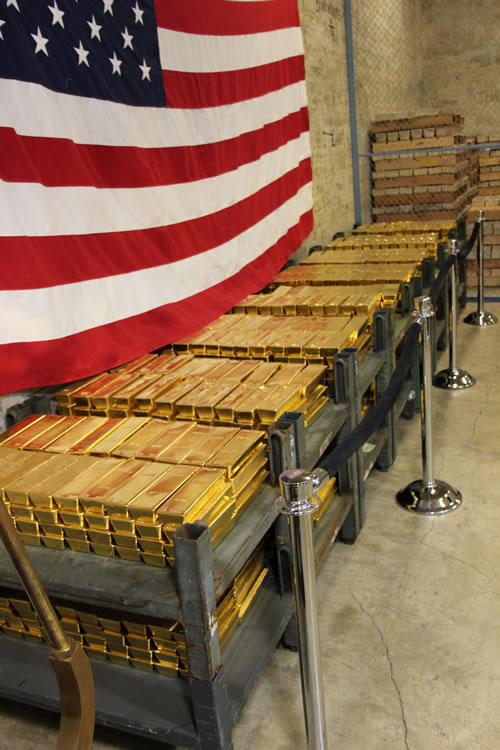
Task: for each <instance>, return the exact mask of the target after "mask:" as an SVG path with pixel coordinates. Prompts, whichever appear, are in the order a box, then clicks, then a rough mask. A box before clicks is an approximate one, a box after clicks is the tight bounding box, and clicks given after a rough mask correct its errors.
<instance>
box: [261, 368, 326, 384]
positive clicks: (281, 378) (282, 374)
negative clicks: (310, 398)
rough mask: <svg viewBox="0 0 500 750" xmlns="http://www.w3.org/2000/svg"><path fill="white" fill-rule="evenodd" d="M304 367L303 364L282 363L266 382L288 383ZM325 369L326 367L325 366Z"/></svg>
mask: <svg viewBox="0 0 500 750" xmlns="http://www.w3.org/2000/svg"><path fill="white" fill-rule="evenodd" d="M303 369H304V365H302V364H300V365H283V367H281V368H280V369H279V370H278V372H276V373H275V374H274V375H272V376H271V377H270V378H269V380H268V381H267V384H268V385H270V386H272V385H288V384H289V383H290V382H291V381H292V380H293V379H294V378H295V377H297V376H298V375H299V374H300V373H301V371H302V370H303ZM325 369H326V368H325Z"/></svg>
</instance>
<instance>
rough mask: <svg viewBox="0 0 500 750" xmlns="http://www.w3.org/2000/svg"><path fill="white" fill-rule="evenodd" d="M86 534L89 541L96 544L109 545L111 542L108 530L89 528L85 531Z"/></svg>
mask: <svg viewBox="0 0 500 750" xmlns="http://www.w3.org/2000/svg"><path fill="white" fill-rule="evenodd" d="M87 536H88V538H89V539H90V541H91V542H95V543H96V544H102V545H111V544H112V543H113V542H112V540H111V534H110V532H109V531H97V530H96V529H89V530H88V531H87Z"/></svg>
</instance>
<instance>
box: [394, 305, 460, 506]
mask: <svg viewBox="0 0 500 750" xmlns="http://www.w3.org/2000/svg"><path fill="white" fill-rule="evenodd" d="M415 306H416V308H417V311H416V313H415V317H416V319H417V322H418V323H420V325H421V326H422V388H421V403H422V407H421V409H422V410H421V427H422V436H421V439H422V467H423V479H416V480H414V481H413V482H410V484H408V485H407V486H406V487H403V489H401V490H400V491H399V492H398V493H397V495H396V501H397V503H398V505H400V506H401V507H402V508H404V509H405V510H409V511H412V512H414V513H419V514H421V515H426V516H438V515H443V514H444V513H449V512H450V511H452V510H455V509H456V508H458V507H459V506H460V504H461V502H462V495H461V493H460V492H459V491H458V490H456V489H455V488H454V487H452V486H451V485H449V484H448V483H447V482H443V481H441V480H439V479H435V478H434V472H433V465H432V458H433V457H432V405H431V399H432V388H431V386H432V345H431V330H430V325H429V322H430V318H431V317H432V316H433V315H434V310H433V307H432V300H431V298H430V297H416V298H415Z"/></svg>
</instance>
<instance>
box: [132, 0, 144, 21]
mask: <svg viewBox="0 0 500 750" xmlns="http://www.w3.org/2000/svg"><path fill="white" fill-rule="evenodd" d="M132 12H133V13H135V22H136V23H142V25H143V26H144V21H143V20H142V17H143V15H144V11H143V10H141V9H140V8H139V5H138V3H137V0H135V8H132Z"/></svg>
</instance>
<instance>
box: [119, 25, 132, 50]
mask: <svg viewBox="0 0 500 750" xmlns="http://www.w3.org/2000/svg"><path fill="white" fill-rule="evenodd" d="M122 37H123V49H126V48H127V47H130V49H132V50H133V49H134V48H133V47H132V39H133V38H134V37H133V36H132V35H131V34H129V33H128V29H127V27H126V26H125V31H122Z"/></svg>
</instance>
